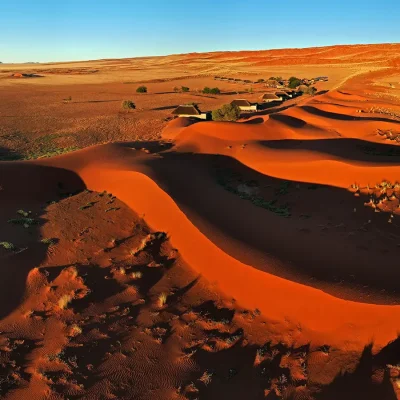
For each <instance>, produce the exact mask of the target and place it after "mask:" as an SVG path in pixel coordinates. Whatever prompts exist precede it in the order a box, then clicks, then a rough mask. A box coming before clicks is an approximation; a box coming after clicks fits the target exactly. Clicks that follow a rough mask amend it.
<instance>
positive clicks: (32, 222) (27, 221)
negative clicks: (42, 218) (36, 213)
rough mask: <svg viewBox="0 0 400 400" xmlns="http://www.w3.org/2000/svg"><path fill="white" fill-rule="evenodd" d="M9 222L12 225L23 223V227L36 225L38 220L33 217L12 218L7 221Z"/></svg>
mask: <svg viewBox="0 0 400 400" xmlns="http://www.w3.org/2000/svg"><path fill="white" fill-rule="evenodd" d="M7 222H8V223H9V224H14V225H23V226H24V228H28V227H30V226H31V225H37V224H38V223H39V221H37V220H36V219H34V218H25V217H24V218H12V219H9V220H8V221H7Z"/></svg>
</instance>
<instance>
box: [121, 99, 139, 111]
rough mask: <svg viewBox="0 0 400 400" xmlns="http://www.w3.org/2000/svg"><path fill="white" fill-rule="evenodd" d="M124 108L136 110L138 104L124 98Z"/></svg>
mask: <svg viewBox="0 0 400 400" xmlns="http://www.w3.org/2000/svg"><path fill="white" fill-rule="evenodd" d="M122 108H123V109H124V110H134V109H135V108H136V105H135V103H134V102H133V101H132V100H124V101H123V102H122Z"/></svg>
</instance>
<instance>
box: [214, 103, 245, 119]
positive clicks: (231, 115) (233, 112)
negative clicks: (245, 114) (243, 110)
mask: <svg viewBox="0 0 400 400" xmlns="http://www.w3.org/2000/svg"><path fill="white" fill-rule="evenodd" d="M239 118H240V108H239V107H238V106H237V105H235V104H224V105H223V106H222V107H221V108H219V109H218V110H213V112H212V119H213V120H214V121H236V120H237V119H239Z"/></svg>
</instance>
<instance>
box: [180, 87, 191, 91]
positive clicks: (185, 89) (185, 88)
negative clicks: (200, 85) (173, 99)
mask: <svg viewBox="0 0 400 400" xmlns="http://www.w3.org/2000/svg"><path fill="white" fill-rule="evenodd" d="M181 89H182V92H188V91H189V90H190V89H189V88H188V87H187V86H182V87H181Z"/></svg>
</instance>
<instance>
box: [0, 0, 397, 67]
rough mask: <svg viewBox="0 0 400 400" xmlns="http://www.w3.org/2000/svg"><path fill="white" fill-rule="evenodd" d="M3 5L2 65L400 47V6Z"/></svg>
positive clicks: (338, 1) (366, 2)
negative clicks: (350, 46)
mask: <svg viewBox="0 0 400 400" xmlns="http://www.w3.org/2000/svg"><path fill="white" fill-rule="evenodd" d="M0 3H1V4H0V61H2V62H27V61H40V62H43V61H68V60H89V59H99V58H123V57H136V56H147V55H165V54H176V53H188V52H203V51H217V50H243V49H246V50H259V49H271V48H285V47H286V48H287V47H313V46H325V45H331V44H356V43H395V42H397V43H398V42H400V1H399V0H380V1H376V0H346V1H344V0H330V1H324V0H318V1H316V0H303V1H302V0H295V1H293V0H286V1H269V0H258V1H248V0H247V1H246V0H240V1H239V0H201V1H188V0H62V1H57V0H18V1H7V0H1V1H0Z"/></svg>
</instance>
